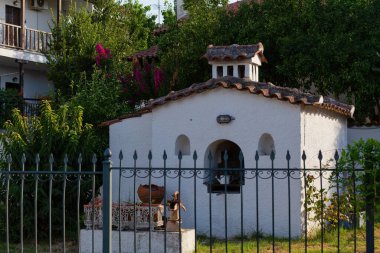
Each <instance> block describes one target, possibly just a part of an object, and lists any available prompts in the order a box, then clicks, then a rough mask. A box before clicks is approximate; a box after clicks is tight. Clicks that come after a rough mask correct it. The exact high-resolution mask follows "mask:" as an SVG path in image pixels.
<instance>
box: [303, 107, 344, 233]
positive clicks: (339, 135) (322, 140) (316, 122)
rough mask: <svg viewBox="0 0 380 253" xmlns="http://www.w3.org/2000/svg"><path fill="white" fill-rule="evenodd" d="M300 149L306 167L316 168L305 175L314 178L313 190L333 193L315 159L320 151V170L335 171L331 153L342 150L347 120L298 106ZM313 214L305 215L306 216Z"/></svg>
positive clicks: (315, 226) (314, 224)
mask: <svg viewBox="0 0 380 253" xmlns="http://www.w3.org/2000/svg"><path fill="white" fill-rule="evenodd" d="M301 129H302V131H301V147H302V150H305V153H306V157H307V159H306V163H305V164H306V168H307V169H316V171H310V172H308V173H307V174H308V175H312V176H313V177H314V178H315V179H314V184H313V185H314V186H315V187H316V189H318V190H319V189H320V188H321V179H322V188H324V189H327V190H329V193H328V194H329V195H330V194H332V193H333V192H335V191H336V189H335V188H332V189H330V188H331V186H330V183H329V181H328V178H329V176H330V174H331V173H329V172H323V177H322V178H321V177H320V175H319V171H318V169H319V168H320V162H319V159H318V153H319V151H322V156H323V158H322V163H321V166H322V168H335V160H334V155H335V152H336V151H338V153H339V154H340V152H341V151H342V149H343V148H345V147H346V146H347V118H346V117H344V116H342V115H340V114H337V113H334V112H328V111H326V110H323V109H319V108H316V107H311V106H302V115H301ZM301 184H302V192H301V199H302V200H303V199H304V194H305V192H304V181H303V180H302V182H301ZM301 208H302V215H305V213H304V208H303V206H302V207H301ZM313 215H314V214H313V213H312V212H311V213H308V216H309V217H312V216H313ZM308 226H309V227H308V228H309V229H308V230H309V231H310V233H313V232H314V231H316V230H318V229H319V228H318V222H312V221H309V222H308Z"/></svg>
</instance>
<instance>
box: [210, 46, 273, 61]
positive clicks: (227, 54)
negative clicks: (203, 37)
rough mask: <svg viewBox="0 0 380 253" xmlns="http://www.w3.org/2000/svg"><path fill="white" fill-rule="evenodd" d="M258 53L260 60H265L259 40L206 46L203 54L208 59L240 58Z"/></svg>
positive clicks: (246, 57)
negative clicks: (245, 43) (256, 41)
mask: <svg viewBox="0 0 380 253" xmlns="http://www.w3.org/2000/svg"><path fill="white" fill-rule="evenodd" d="M256 54H257V55H259V57H260V59H261V61H262V62H266V59H265V57H264V46H263V44H262V43H261V42H259V43H257V44H254V45H238V44H233V45H230V46H213V45H209V46H208V47H207V51H206V54H204V55H203V57H204V58H206V59H207V60H209V61H215V60H217V61H221V60H238V59H239V60H241V59H250V58H252V57H254V56H255V55H256Z"/></svg>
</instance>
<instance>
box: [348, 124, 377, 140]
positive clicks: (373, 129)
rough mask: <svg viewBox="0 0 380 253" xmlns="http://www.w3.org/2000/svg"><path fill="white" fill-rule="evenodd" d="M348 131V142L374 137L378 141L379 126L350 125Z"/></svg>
mask: <svg viewBox="0 0 380 253" xmlns="http://www.w3.org/2000/svg"><path fill="white" fill-rule="evenodd" d="M347 131H348V138H347V142H348V144H352V143H353V142H354V141H358V140H360V138H362V139H363V140H367V139H370V138H372V139H375V140H378V141H380V126H370V127H366V126H363V127H350V128H348V129H347Z"/></svg>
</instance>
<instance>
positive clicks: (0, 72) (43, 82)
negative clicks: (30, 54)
mask: <svg viewBox="0 0 380 253" xmlns="http://www.w3.org/2000/svg"><path fill="white" fill-rule="evenodd" d="M29 64H33V63H29ZM14 65H17V64H14ZM0 76H1V77H0V88H1V89H4V88H5V83H6V82H12V79H13V78H14V77H16V78H17V82H19V79H18V78H19V74H18V67H9V66H3V65H0ZM53 90H54V86H53V84H52V82H50V81H48V79H47V74H46V70H44V69H41V70H38V69H25V71H24V97H25V98H39V97H42V96H47V95H49V93H50V92H51V91H53Z"/></svg>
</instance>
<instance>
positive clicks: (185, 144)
mask: <svg viewBox="0 0 380 253" xmlns="http://www.w3.org/2000/svg"><path fill="white" fill-rule="evenodd" d="M179 151H181V152H182V155H190V139H189V137H187V136H186V135H184V134H181V135H180V136H178V137H177V140H176V141H175V155H178V154H179Z"/></svg>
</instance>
